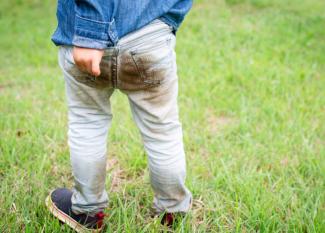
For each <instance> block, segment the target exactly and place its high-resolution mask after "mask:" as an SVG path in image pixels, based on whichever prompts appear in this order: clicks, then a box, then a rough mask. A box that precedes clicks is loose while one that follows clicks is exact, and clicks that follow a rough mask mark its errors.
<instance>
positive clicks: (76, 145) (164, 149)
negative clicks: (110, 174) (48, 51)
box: [59, 20, 192, 214]
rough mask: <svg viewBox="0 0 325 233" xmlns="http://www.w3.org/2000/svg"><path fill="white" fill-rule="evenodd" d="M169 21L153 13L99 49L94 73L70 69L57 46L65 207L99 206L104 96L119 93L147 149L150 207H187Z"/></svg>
mask: <svg viewBox="0 0 325 233" xmlns="http://www.w3.org/2000/svg"><path fill="white" fill-rule="evenodd" d="M175 40H176V38H175V36H174V34H173V33H172V28H171V27H169V26H168V25H167V24H165V23H163V22H162V21H159V20H155V21H153V22H152V23H150V24H149V25H147V26H145V27H143V28H141V29H139V30H137V31H135V32H133V33H130V34H128V35H126V36H125V37H123V38H121V40H120V41H119V43H118V44H117V45H116V46H114V47H111V48H108V49H106V50H105V53H104V56H103V58H102V61H101V63H100V68H101V75H100V76H99V77H94V76H92V75H90V74H88V73H85V72H83V71H81V70H79V69H78V67H77V66H76V65H75V63H74V61H73V56H72V47H69V46H61V47H60V49H59V64H60V67H61V69H62V71H63V73H64V77H65V84H66V96H67V103H68V115H69V131H68V142H69V148H70V157H71V165H72V171H73V176H74V180H75V187H74V189H73V196H72V210H73V211H74V212H75V213H77V214H78V213H89V214H94V213H96V212H98V211H101V210H103V209H104V208H105V207H107V203H108V195H107V192H106V191H105V177H106V170H105V169H106V152H107V151H106V150H107V149H106V147H107V134H108V130H109V127H110V123H111V120H112V112H111V106H110V96H111V95H112V93H113V91H114V90H115V89H119V90H120V91H121V92H123V93H124V94H125V95H127V97H128V100H129V103H130V106H131V112H132V115H133V119H134V121H135V123H136V125H137V127H138V128H139V131H140V133H141V136H142V140H143V143H144V148H145V151H146V153H147V155H148V164H149V174H150V181H151V186H152V188H153V190H154V200H153V208H154V210H155V212H156V213H161V212H163V211H166V212H187V211H189V209H190V206H191V202H192V201H191V200H192V195H191V193H190V191H189V190H188V189H187V188H186V186H185V184H184V182H185V175H186V165H185V154H184V148H183V139H182V137H183V136H182V127H181V124H180V122H179V117H178V106H177V94H178V78H177V69H176V57H175V52H174V47H175Z"/></svg>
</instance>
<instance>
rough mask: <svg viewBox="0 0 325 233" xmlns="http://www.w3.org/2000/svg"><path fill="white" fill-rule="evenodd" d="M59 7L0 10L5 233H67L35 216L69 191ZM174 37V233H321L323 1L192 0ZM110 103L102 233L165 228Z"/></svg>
mask: <svg viewBox="0 0 325 233" xmlns="http://www.w3.org/2000/svg"><path fill="white" fill-rule="evenodd" d="M55 4H56V2H55V1H54V0H52V1H40V0H26V1H21V0H15V1H1V3H0V47H1V56H0V182H1V185H0V232H67V231H69V229H68V228H67V227H66V226H62V225H60V224H59V223H58V221H56V220H55V219H54V218H53V217H52V216H51V215H50V214H49V213H48V211H47V210H46V208H45V205H44V199H45V197H46V195H47V194H48V192H49V191H50V190H51V189H53V188H54V187H58V186H68V187H70V186H71V185H72V177H71V173H70V167H69V166H70V165H69V151H68V147H67V142H66V140H67V138H66V127H67V117H66V113H67V110H66V105H65V96H64V82H63V78H62V74H61V72H60V70H59V68H58V65H57V48H56V47H55V46H54V45H53V44H52V43H51V41H50V35H51V33H52V32H53V30H54V29H55V26H56V21H55ZM177 37H178V41H177V60H178V71H179V76H180V93H179V105H180V113H181V118H182V122H183V127H184V140H185V146H186V152H187V166H188V175H187V185H188V187H189V188H190V189H191V191H192V192H193V195H194V198H195V205H194V208H193V210H192V212H191V213H189V214H188V216H187V217H186V218H185V219H184V221H183V222H182V224H180V225H179V226H178V228H177V229H176V230H175V231H176V232H325V214H324V212H325V196H324V192H325V186H324V181H325V124H324V121H325V2H324V1H323V0H291V1H283V0H273V1H272V0H227V1H221V0H201V1H200V0H196V1H195V4H194V7H193V9H192V11H191V13H190V14H189V15H188V17H187V18H186V21H185V22H184V24H183V26H182V27H181V29H180V30H179V32H178V36H177ZM112 102H113V112H114V120H113V125H112V129H111V131H110V132H111V133H110V137H109V154H108V158H109V163H110V165H111V166H110V169H109V171H108V173H107V177H108V178H109V179H108V180H107V189H108V190H110V204H109V209H108V210H107V213H108V215H109V217H108V219H107V220H106V223H107V224H108V229H107V232H159V231H160V230H166V229H164V228H162V227H161V226H160V225H159V221H158V220H153V219H151V218H149V215H150V209H149V208H150V205H151V200H152V197H153V194H152V191H151V189H150V185H149V180H148V172H147V169H146V165H147V161H146V156H145V153H144V151H143V148H142V145H141V140H140V137H139V133H138V131H137V129H136V127H135V125H134V123H133V122H132V119H131V116H130V115H131V114H130V110H129V107H128V104H127V99H126V97H125V96H123V95H122V94H121V93H120V92H118V91H117V92H116V93H115V94H114V95H113V97H112ZM126 112H127V114H125V113H126ZM111 184H112V185H111Z"/></svg>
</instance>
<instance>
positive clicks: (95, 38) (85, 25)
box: [72, 0, 117, 49]
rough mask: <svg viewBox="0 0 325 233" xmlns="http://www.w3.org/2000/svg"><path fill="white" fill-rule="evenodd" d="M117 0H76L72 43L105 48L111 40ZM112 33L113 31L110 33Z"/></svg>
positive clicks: (86, 46) (80, 45)
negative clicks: (110, 35)
mask: <svg viewBox="0 0 325 233" xmlns="http://www.w3.org/2000/svg"><path fill="white" fill-rule="evenodd" d="M115 2H116V0H115V1H114V0H113V1H108V0H75V25H74V36H73V40H72V44H73V45H75V46H79V47H85V48H94V49H105V48H107V47H108V43H109V41H110V40H111V38H110V37H109V31H110V30H111V29H112V28H113V26H114V13H115V11H116V7H117V6H116V3H115ZM110 34H111V33H110Z"/></svg>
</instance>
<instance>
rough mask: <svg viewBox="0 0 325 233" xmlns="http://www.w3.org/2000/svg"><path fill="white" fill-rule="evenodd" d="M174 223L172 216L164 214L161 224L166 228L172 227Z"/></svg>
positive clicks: (171, 214)
mask: <svg viewBox="0 0 325 233" xmlns="http://www.w3.org/2000/svg"><path fill="white" fill-rule="evenodd" d="M173 222H174V214H173V213H166V214H165V215H164V217H163V224H164V225H167V226H172V225H173Z"/></svg>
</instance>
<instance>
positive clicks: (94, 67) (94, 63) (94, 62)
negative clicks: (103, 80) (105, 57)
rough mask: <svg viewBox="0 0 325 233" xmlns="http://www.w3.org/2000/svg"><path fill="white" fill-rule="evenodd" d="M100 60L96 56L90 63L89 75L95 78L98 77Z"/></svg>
mask: <svg viewBox="0 0 325 233" xmlns="http://www.w3.org/2000/svg"><path fill="white" fill-rule="evenodd" d="M100 60H101V57H98V56H96V57H94V58H93V60H92V62H91V74H93V75H94V76H96V77H97V76H99V75H100V67H99V64H100Z"/></svg>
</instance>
